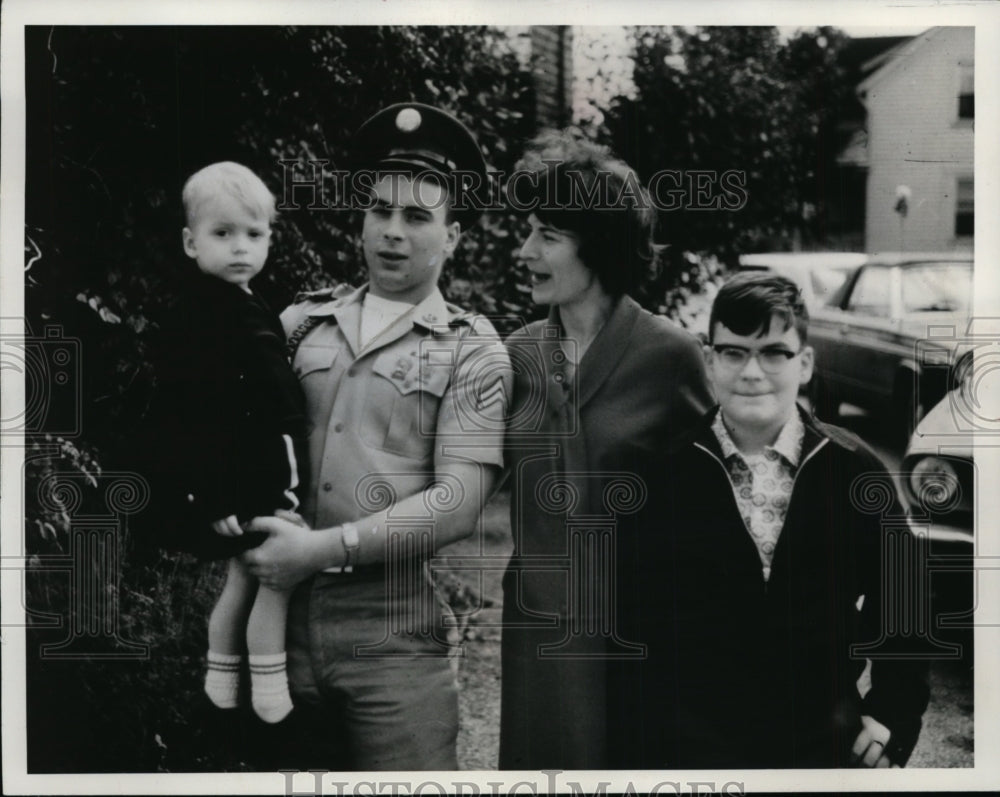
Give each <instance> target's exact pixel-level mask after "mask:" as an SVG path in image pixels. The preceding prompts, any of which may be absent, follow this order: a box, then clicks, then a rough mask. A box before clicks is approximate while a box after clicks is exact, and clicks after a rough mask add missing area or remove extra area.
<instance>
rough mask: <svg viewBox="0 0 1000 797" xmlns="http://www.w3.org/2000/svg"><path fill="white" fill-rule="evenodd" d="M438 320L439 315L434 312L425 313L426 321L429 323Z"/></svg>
mask: <svg viewBox="0 0 1000 797" xmlns="http://www.w3.org/2000/svg"><path fill="white" fill-rule="evenodd" d="M437 320H438V317H437V316H436V315H434V313H425V314H424V321H426V322H427V323H428V324H432V323H434V322H435V321H437Z"/></svg>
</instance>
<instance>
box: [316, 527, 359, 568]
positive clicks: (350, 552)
mask: <svg viewBox="0 0 1000 797" xmlns="http://www.w3.org/2000/svg"><path fill="white" fill-rule="evenodd" d="M340 539H341V542H343V543H344V564H343V565H342V566H341V567H328V568H326V569H325V570H324V571H323V572H324V573H353V572H354V563H355V562H356V561H357V559H358V546H359V544H360V542H361V540H360V538H359V535H358V527H357V526H355V525H354V524H353V523H342V524H341V526H340Z"/></svg>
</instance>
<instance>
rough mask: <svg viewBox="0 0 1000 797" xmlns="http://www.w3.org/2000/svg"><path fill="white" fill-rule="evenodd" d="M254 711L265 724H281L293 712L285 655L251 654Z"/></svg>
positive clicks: (251, 684) (251, 685)
mask: <svg viewBox="0 0 1000 797" xmlns="http://www.w3.org/2000/svg"><path fill="white" fill-rule="evenodd" d="M250 687H251V700H252V702H253V710H254V711H255V712H257V716H258V717H260V718H261V719H262V720H264V722H272V723H273V722H281V720H283V719H284V718H285V717H287V716H288V714H289V713H290V712H291V710H292V707H293V706H292V696H291V695H290V694H289V693H288V674H287V673H286V672H285V654H284V653H267V654H264V653H251V654H250Z"/></svg>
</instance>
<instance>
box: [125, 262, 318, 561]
mask: <svg viewBox="0 0 1000 797" xmlns="http://www.w3.org/2000/svg"><path fill="white" fill-rule="evenodd" d="M154 369H155V375H156V379H157V387H156V392H155V394H154V399H153V402H152V406H151V407H150V412H149V415H148V418H147V429H148V432H147V434H146V435H145V436H144V441H143V447H144V451H143V452H142V455H141V460H142V461H143V462H144V463H145V468H146V473H147V474H148V476H149V478H150V486H151V490H152V495H151V500H150V508H149V509H148V510H147V512H146V517H147V519H148V521H149V523H150V526H151V527H152V528H154V529H155V534H156V539H157V542H158V543H159V544H160V545H161V546H163V547H166V548H170V549H180V550H185V551H189V552H191V553H194V554H196V555H198V556H200V557H202V558H207V559H217V558H227V557H229V556H233V555H235V554H237V553H240V552H241V551H243V550H246V549H247V548H249V547H253V546H254V545H257V544H259V543H260V542H262V541H263V539H264V535H262V534H244V535H243V536H242V537H236V538H227V537H223V536H221V535H218V534H216V533H215V532H214V531H213V530H212V529H211V528H210V524H211V523H212V521H215V520H219V519H221V518H225V517H228V516H229V515H235V516H236V517H237V519H238V520H239V521H240V522H241V523H242V522H246V521H248V520H250V519H251V518H253V517H254V516H256V515H270V514H273V513H274V511H275V510H276V509H279V508H282V509H294V508H295V507H296V506H297V505H298V500H297V498H296V497H295V494H294V492H293V491H294V488H295V487H296V486H297V485H298V484H299V483H301V482H302V481H303V474H302V473H300V472H299V467H300V466H301V465H302V464H304V463H305V462H306V457H305V456H300V454H301V446H302V444H303V441H304V440H305V436H306V435H305V431H306V430H305V423H306V421H305V412H304V399H303V396H302V391H301V388H300V386H299V381H298V379H297V378H296V376H295V374H294V373H293V372H292V368H291V366H290V365H289V363H288V356H287V352H286V344H285V334H284V331H283V329H282V327H281V323H280V322H279V320H278V318H277V316H276V315H275V314H274V312H272V311H271V309H270V308H269V307H268V306H267V304H266V303H265V302H264V300H263V299H261V298H260V297H259V296H257V295H254V294H250V293H247V292H246V291H244V290H242V289H241V288H239V287H238V286H236V285H232V284H229V283H226V282H223V281H222V280H220V279H218V278H215V277H209V276H206V275H204V274H201V273H200V272H197V273H195V274H193V275H192V276H191V278H190V281H189V285H188V286H187V290H186V291H185V292H184V294H183V295H182V296H181V297H180V298H179V300H178V301H177V302H176V303H175V305H174V306H173V307H172V308H171V310H170V314H169V317H168V318H167V320H166V321H165V323H164V324H163V329H162V337H161V345H160V347H159V350H158V352H157V353H156V355H155V356H154Z"/></svg>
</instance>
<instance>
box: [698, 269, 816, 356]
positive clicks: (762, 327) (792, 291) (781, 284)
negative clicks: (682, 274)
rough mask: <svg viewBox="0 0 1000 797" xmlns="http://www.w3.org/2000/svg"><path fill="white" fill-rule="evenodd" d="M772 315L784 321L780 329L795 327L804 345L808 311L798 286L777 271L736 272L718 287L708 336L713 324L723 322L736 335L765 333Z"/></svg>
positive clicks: (710, 316) (713, 336)
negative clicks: (776, 272) (773, 272)
mask: <svg viewBox="0 0 1000 797" xmlns="http://www.w3.org/2000/svg"><path fill="white" fill-rule="evenodd" d="M775 317H777V318H778V319H779V320H780V321H781V322H782V324H783V327H782V332H786V331H787V330H788V329H789V327H791V326H794V327H795V331H796V332H798V333H799V340H800V341H801V343H802V345H805V343H806V335H807V333H808V330H809V311H808V310H807V309H806V304H805V302H804V301H803V300H802V291H801V290H800V289H799V286H798V285H796V284H795V283H794V282H792V280H790V279H788V278H787V277H779V276H778V275H776V274H769V273H763V274H762V273H759V272H758V273H753V272H750V273H744V274H737V275H736V276H734V277H733V278H732V279H730V280H729V281H727V282H726V283H725V284H724V285H723V286H722V287H721V288H719V292H718V294H716V297H715V301H714V302H712V312H711V314H710V315H709V318H708V339H709V341H712V340H714V339H715V325H716V324H722V325H723V326H724V327H726V329H728V330H730V331H731V332H735V333H736V334H737V335H746V336H750V335H758V334H759V335H766V334H767V333H768V332H770V330H771V319H772V318H775Z"/></svg>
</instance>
